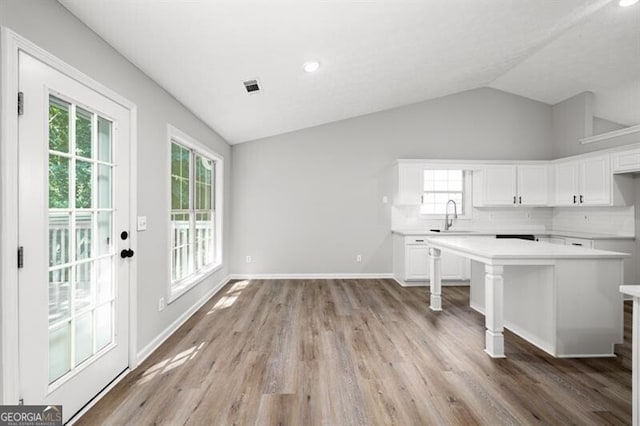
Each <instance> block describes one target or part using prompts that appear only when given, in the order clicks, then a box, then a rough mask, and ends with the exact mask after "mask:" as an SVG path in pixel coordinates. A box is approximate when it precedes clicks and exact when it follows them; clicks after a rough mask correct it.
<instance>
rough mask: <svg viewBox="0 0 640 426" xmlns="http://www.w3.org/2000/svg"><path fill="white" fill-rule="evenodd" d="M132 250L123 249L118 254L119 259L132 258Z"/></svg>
mask: <svg viewBox="0 0 640 426" xmlns="http://www.w3.org/2000/svg"><path fill="white" fill-rule="evenodd" d="M133 254H134V253H133V250H131V249H124V250H122V251H121V252H120V257H121V258H123V259H126V258H127V257H133Z"/></svg>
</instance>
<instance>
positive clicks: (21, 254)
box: [18, 246, 24, 269]
mask: <svg viewBox="0 0 640 426" xmlns="http://www.w3.org/2000/svg"><path fill="white" fill-rule="evenodd" d="M22 267H24V247H22V246H20V247H18V269H20V268H22Z"/></svg>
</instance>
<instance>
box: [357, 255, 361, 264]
mask: <svg viewBox="0 0 640 426" xmlns="http://www.w3.org/2000/svg"><path fill="white" fill-rule="evenodd" d="M356 262H358V263H360V262H362V255H361V254H359V255H357V256H356Z"/></svg>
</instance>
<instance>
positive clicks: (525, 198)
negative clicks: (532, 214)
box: [518, 166, 549, 206]
mask: <svg viewBox="0 0 640 426" xmlns="http://www.w3.org/2000/svg"><path fill="white" fill-rule="evenodd" d="M548 175H549V171H548V168H547V166H518V204H522V205H523V206H544V205H547V204H548V202H549V195H548V192H549V187H548V185H547V182H548Z"/></svg>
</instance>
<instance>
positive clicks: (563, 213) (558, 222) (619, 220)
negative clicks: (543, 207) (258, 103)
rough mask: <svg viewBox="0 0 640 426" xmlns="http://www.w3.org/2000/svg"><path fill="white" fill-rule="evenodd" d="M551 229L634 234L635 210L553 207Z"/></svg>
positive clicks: (628, 208)
mask: <svg viewBox="0 0 640 426" xmlns="http://www.w3.org/2000/svg"><path fill="white" fill-rule="evenodd" d="M551 226H552V228H553V229H562V230H566V231H586V232H597V233H602V234H620V235H634V234H635V208H634V206H628V207H577V208H576V207H573V208H572V207H555V208H554V209H553V219H552V223H551Z"/></svg>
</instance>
